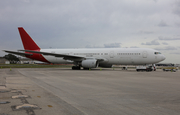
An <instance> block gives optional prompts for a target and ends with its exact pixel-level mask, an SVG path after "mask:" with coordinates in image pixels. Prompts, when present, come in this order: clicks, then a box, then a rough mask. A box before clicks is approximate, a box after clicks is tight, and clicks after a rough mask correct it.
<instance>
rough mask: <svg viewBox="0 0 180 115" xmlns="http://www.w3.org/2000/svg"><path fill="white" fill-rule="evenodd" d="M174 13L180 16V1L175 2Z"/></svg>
mask: <svg viewBox="0 0 180 115" xmlns="http://www.w3.org/2000/svg"><path fill="white" fill-rule="evenodd" d="M173 12H174V14H176V15H178V16H180V1H176V2H175V3H174V10H173Z"/></svg>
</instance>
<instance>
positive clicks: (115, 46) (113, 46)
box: [104, 43, 121, 48]
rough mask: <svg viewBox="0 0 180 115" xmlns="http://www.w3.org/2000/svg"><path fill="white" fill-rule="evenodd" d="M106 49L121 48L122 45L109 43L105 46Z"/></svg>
mask: <svg viewBox="0 0 180 115" xmlns="http://www.w3.org/2000/svg"><path fill="white" fill-rule="evenodd" d="M104 47H105V48H119V47H121V43H109V44H104Z"/></svg>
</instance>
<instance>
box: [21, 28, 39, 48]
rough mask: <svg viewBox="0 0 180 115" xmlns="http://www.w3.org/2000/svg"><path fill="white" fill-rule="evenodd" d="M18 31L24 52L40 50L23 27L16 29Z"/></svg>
mask: <svg viewBox="0 0 180 115" xmlns="http://www.w3.org/2000/svg"><path fill="white" fill-rule="evenodd" d="M18 30H19V34H20V36H21V40H22V43H23V46H24V49H25V50H40V47H39V46H38V45H37V44H36V43H35V42H34V41H33V39H32V38H31V37H30V36H29V35H28V33H27V32H26V31H25V30H24V28H23V27H18Z"/></svg>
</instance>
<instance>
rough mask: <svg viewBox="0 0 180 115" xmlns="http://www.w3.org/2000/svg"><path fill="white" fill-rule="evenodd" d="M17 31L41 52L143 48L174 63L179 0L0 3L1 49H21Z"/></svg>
mask: <svg viewBox="0 0 180 115" xmlns="http://www.w3.org/2000/svg"><path fill="white" fill-rule="evenodd" d="M18 27H24V29H25V30H26V31H27V32H28V33H29V34H30V36H31V37H32V38H33V39H34V41H35V42H36V43H37V44H38V45H39V46H40V47H41V48H110V47H112V48H114V47H116V48H118V47H119V48H122V47H128V48H130V47H142V48H143V47H145V48H153V49H156V50H159V51H160V52H161V53H163V54H164V55H165V56H166V60H165V61H163V62H164V63H180V0H1V1H0V49H1V50H3V49H8V50H17V49H23V45H22V43H21V40H20V36H19V32H18V29H17V28H18ZM5 54H6V53H4V52H3V51H0V56H4V55H5Z"/></svg>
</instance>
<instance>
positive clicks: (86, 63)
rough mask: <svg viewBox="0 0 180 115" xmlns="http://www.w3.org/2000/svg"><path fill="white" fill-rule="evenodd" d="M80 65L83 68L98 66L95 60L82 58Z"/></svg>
mask: <svg viewBox="0 0 180 115" xmlns="http://www.w3.org/2000/svg"><path fill="white" fill-rule="evenodd" d="M81 66H82V67H84V68H96V67H97V66H98V61H97V60H83V61H82V63H81Z"/></svg>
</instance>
